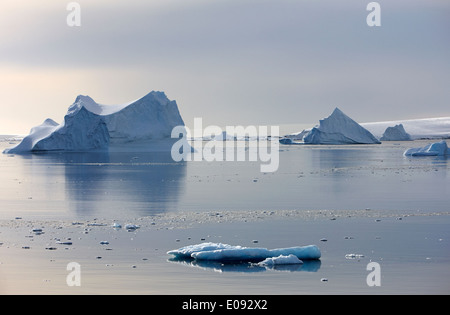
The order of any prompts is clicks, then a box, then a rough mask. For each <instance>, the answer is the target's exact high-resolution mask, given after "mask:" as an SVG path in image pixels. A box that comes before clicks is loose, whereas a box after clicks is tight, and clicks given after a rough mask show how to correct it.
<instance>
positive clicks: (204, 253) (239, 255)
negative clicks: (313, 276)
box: [167, 243, 321, 262]
mask: <svg viewBox="0 0 450 315" xmlns="http://www.w3.org/2000/svg"><path fill="white" fill-rule="evenodd" d="M167 253H168V254H169V255H174V256H175V257H176V258H194V259H196V260H207V261H225V262H226V261H263V260H264V259H266V258H271V257H277V256H280V255H283V256H289V255H294V256H296V257H297V258H298V259H305V260H308V259H319V258H320V256H321V253H320V250H319V248H318V247H317V246H315V245H308V246H302V247H289V248H277V249H267V248H249V247H242V246H233V245H228V244H222V243H201V244H197V245H189V246H185V247H182V248H180V249H176V250H171V251H168V252H167Z"/></svg>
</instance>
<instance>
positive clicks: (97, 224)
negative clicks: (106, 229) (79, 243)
mask: <svg viewBox="0 0 450 315" xmlns="http://www.w3.org/2000/svg"><path fill="white" fill-rule="evenodd" d="M88 226H106V224H104V223H88Z"/></svg>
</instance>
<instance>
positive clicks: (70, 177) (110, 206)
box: [23, 152, 186, 218]
mask: <svg viewBox="0 0 450 315" xmlns="http://www.w3.org/2000/svg"><path fill="white" fill-rule="evenodd" d="M23 158H25V159H30V160H31V164H32V169H33V173H34V174H40V175H44V176H45V177H49V176H50V180H53V181H54V180H57V179H58V177H63V179H61V178H59V181H64V196H65V198H64V200H65V206H66V209H65V210H66V211H70V212H71V213H72V214H74V215H75V216H77V217H83V218H84V217H91V216H105V217H108V218H111V217H114V218H115V217H117V218H121V217H122V218H123V217H126V216H130V215H132V216H147V215H152V214H157V213H162V212H167V211H175V210H177V206H178V199H179V196H180V195H182V194H183V192H184V183H185V177H186V165H185V164H184V163H175V162H174V161H173V160H172V158H171V156H170V153H165V152H138V153H129V152H111V153H110V152H89V153H69V152H64V153H45V154H33V155H28V156H23ZM55 170H56V171H55ZM50 187H51V186H50Z"/></svg>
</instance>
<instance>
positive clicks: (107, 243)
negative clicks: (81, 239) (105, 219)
mask: <svg viewBox="0 0 450 315" xmlns="http://www.w3.org/2000/svg"><path fill="white" fill-rule="evenodd" d="M100 245H109V242H108V241H101V242H100Z"/></svg>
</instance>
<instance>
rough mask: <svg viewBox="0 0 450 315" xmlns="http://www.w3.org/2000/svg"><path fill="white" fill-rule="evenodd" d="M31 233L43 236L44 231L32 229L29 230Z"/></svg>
mask: <svg viewBox="0 0 450 315" xmlns="http://www.w3.org/2000/svg"><path fill="white" fill-rule="evenodd" d="M31 232H32V233H34V234H36V235H41V234H44V231H43V230H42V229H41V228H34V229H32V230H31Z"/></svg>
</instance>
